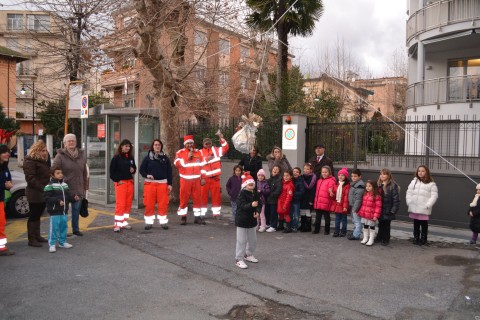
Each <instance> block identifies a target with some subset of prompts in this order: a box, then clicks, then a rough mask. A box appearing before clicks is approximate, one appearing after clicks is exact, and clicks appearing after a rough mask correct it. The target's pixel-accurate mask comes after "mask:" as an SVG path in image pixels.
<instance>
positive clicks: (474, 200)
mask: <svg viewBox="0 0 480 320" xmlns="http://www.w3.org/2000/svg"><path fill="white" fill-rule="evenodd" d="M479 197H480V194H476V195H475V197H473V201H472V203H470V207H472V208H473V207H476V206H477V203H478V198H479Z"/></svg>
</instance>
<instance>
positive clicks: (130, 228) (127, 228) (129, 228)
mask: <svg viewBox="0 0 480 320" xmlns="http://www.w3.org/2000/svg"><path fill="white" fill-rule="evenodd" d="M122 229H126V230H132V226H131V225H129V224H127V225H126V226H123V227H122Z"/></svg>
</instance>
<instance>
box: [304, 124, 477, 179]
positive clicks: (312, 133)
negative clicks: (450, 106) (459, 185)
mask: <svg viewBox="0 0 480 320" xmlns="http://www.w3.org/2000/svg"><path fill="white" fill-rule="evenodd" d="M414 120H415V121H410V120H409V121H401V122H389V121H371V122H355V121H352V122H338V123H321V122H315V121H314V120H309V123H308V132H307V150H306V154H305V159H308V156H311V152H312V150H313V149H314V146H315V145H316V144H318V143H323V144H325V146H326V150H327V154H328V156H329V157H330V158H332V159H333V160H334V161H335V162H336V163H345V164H351V165H353V166H357V165H360V166H362V167H368V168H378V167H380V168H381V167H388V168H390V169H392V170H402V169H414V168H416V167H417V166H418V165H420V164H427V165H428V166H429V167H430V169H432V170H434V171H445V172H452V173H454V172H455V171H457V169H460V170H462V171H465V172H469V173H474V172H477V173H478V171H480V121H479V120H477V119H474V120H469V121H467V120H460V119H452V118H448V119H444V118H440V117H437V118H435V117H433V116H428V117H425V118H422V119H418V118H416V119H414ZM427 146H428V147H430V149H429V148H427ZM309 151H310V153H309Z"/></svg>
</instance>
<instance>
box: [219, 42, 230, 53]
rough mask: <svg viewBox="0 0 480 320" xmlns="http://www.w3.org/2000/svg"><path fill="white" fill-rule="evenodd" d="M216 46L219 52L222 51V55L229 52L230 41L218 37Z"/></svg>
mask: <svg viewBox="0 0 480 320" xmlns="http://www.w3.org/2000/svg"><path fill="white" fill-rule="evenodd" d="M218 46H219V49H220V52H221V53H223V54H224V55H229V54H230V41H228V40H225V39H220V41H219V44H218Z"/></svg>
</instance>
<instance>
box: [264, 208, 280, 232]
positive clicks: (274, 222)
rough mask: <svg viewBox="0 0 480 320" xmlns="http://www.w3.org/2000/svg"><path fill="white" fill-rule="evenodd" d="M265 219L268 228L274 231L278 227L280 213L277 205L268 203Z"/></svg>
mask: <svg viewBox="0 0 480 320" xmlns="http://www.w3.org/2000/svg"><path fill="white" fill-rule="evenodd" d="M265 218H266V220H267V226H270V227H272V228H274V229H277V227H278V213H277V204H276V203H267V204H266V206H265Z"/></svg>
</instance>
